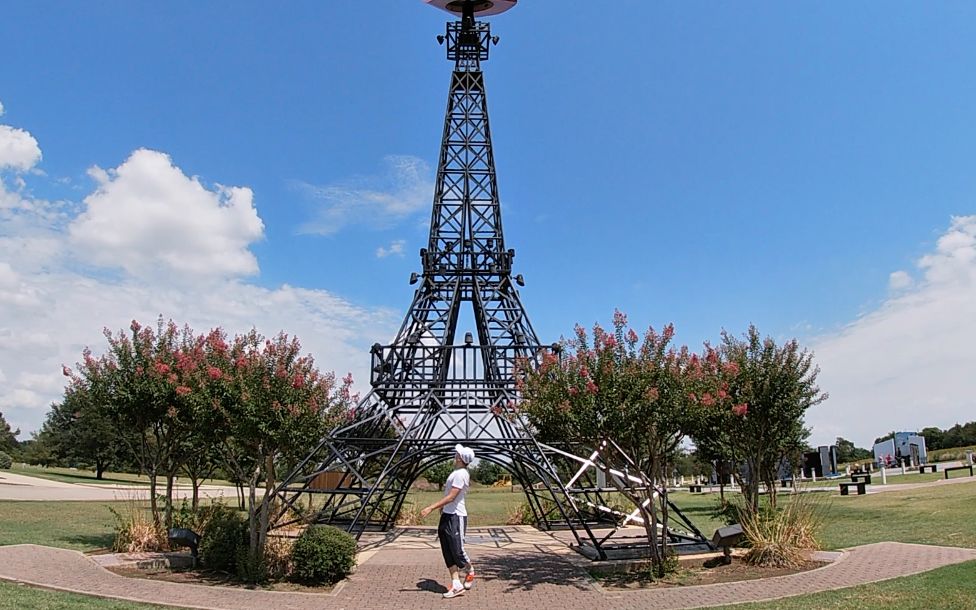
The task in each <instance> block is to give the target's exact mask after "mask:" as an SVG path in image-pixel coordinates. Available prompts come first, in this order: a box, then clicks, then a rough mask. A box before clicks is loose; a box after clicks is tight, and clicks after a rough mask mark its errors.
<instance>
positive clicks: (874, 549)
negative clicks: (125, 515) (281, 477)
mask: <svg viewBox="0 0 976 610" xmlns="http://www.w3.org/2000/svg"><path fill="white" fill-rule="evenodd" d="M471 533H472V534H473V536H472V538H473V539H472V541H471V542H469V544H468V551H469V553H470V554H471V555H472V559H473V561H474V565H475V568H476V570H477V572H478V580H477V581H476V583H475V587H474V589H473V590H472V591H470V592H468V594H466V595H465V596H463V597H461V598H459V599H456V600H453V601H451V602H446V601H445V600H443V599H442V598H441V593H442V592H443V591H445V589H444V587H443V585H442V584H441V583H443V582H444V579H445V576H446V574H445V570H444V567H443V564H442V560H441V556H440V551H439V550H437V549H436V548H434V547H435V542H434V540H433V535H434V534H433V532H431V531H429V530H423V529H419V528H418V529H409V530H402V531H400V532H398V533H397V534H396V535H394V536H392V537H387V538H386V539H385V540H383V539H376V540H373V541H372V543H370V542H369V541H367V545H366V546H367V550H365V551H364V552H363V553H361V554H360V565H359V567H357V569H356V572H355V573H354V574H353V575H352V576H351V577H350V578H349V580H347V581H346V582H344V583H342V584H341V585H339V586H338V587H336V589H335V590H333V591H332V592H331V593H330V594H309V593H283V592H272V591H260V590H258V591H252V590H247V589H238V588H226V587H209V586H202V585H185V584H177V583H170V582H162V581H153V580H145V579H133V578H126V577H123V576H118V575H116V574H114V573H112V572H109V571H107V570H105V569H104V568H102V567H101V566H99V565H98V564H96V563H95V562H94V561H93V560H92V559H91V558H89V557H86V556H85V555H83V554H81V553H79V552H77V551H69V550H64V549H55V548H50V547H42V546H36V545H16V546H4V547H0V579H4V580H10V581H15V582H23V583H27V584H31V585H35V586H39V587H44V588H49V589H57V590H65V591H73V592H78V593H85V594H89V595H97V596H100V597H112V598H117V599H125V600H130V601H144V602H151V603H155V604H163V605H171V606H178V607H185V608H208V609H228V610H230V609H234V610H237V609H242V610H246V609H254V610H267V609H268V608H276V609H277V608H294V609H309V610H311V609H313V608H314V609H316V610H318V609H322V608H335V609H340V608H341V609H344V610H373V609H375V610H380V609H386V608H411V609H424V608H432V609H434V608H436V609H443V608H445V607H446V606H445V604H447V603H450V605H451V606H453V607H458V608H491V609H492V610H505V609H509V608H512V609H515V608H532V609H533V610H571V609H574V608H586V609H588V610H592V609H593V608H606V607H613V608H619V609H630V608H634V609H636V608H699V607H706V606H715V605H722V604H729V603H735V602H744V601H759V600H769V599H776V598H780V597H786V596H791V595H801V594H806V593H814V592H817V591H825V590H828V589H837V588H843V587H850V586H853V585H857V584H862V583H867V582H874V581H879V580H885V579H888V578H894V577H897V576H905V575H909V574H915V573H918V572H924V571H927V570H931V569H934V568H937V567H941V566H944V565H949V564H953V563H959V562H962V561H967V560H971V559H976V549H964V548H950V547H935V546H924V545H912V544H901V543H895V542H883V543H878V544H870V545H865V546H861V547H856V548H853V549H849V550H846V551H845V552H843V553H842V554H841V556H840V558H839V559H838V560H837V561H834V562H833V563H831V564H828V565H827V566H825V567H823V568H819V569H817V570H813V571H810V572H805V573H801V574H794V575H789V576H780V577H776V578H768V579H763V580H753V581H744V582H738V583H723V584H717V585H705V586H697V587H675V588H670V589H658V590H635V591H614V590H605V589H602V588H601V587H599V586H598V585H596V584H595V583H594V582H593V581H592V580H591V579H590V578H589V577H588V576H587V574H586V571H585V569H584V566H585V563H586V562H585V560H582V558H581V557H579V556H578V555H576V554H575V553H574V552H573V551H572V550H570V549H567V548H566V547H565V546H564V545H563V544H561V543H559V542H558V541H556V540H555V539H553V538H552V537H550V536H548V535H546V534H544V533H541V532H537V531H534V530H531V529H529V528H490V529H489V528H485V530H484V531H480V532H479V531H476V530H472V532H471Z"/></svg>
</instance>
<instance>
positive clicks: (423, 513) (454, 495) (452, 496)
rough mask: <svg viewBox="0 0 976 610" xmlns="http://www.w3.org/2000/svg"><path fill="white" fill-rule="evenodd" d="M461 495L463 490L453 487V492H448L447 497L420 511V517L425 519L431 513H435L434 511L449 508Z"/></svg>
mask: <svg viewBox="0 0 976 610" xmlns="http://www.w3.org/2000/svg"><path fill="white" fill-rule="evenodd" d="M459 493H461V488H460V487H451V491H449V492H447V495H446V496H444V497H443V498H441V499H440V500H438V501H437V502H434V503H433V504H431V505H430V506H426V507H424V508H423V509H422V510H421V511H420V517H421V518H424V517H426V516H427V515H429V514H430V513H431V512H433V511H434V510H436V509H438V508H441V507H443V506H447V505H448V504H450V503H451V502H453V501H454V499H455V498H457V497H458V494H459Z"/></svg>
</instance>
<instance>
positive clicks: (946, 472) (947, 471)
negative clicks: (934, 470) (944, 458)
mask: <svg viewBox="0 0 976 610" xmlns="http://www.w3.org/2000/svg"><path fill="white" fill-rule="evenodd" d="M953 470H968V471H969V476H973V466H972V464H970V465H969V466H956V467H954V468H944V469H943V470H942V472H944V473H945V478H947V479H948V478H949V473H950V472H952V471H953Z"/></svg>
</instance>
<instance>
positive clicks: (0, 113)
mask: <svg viewBox="0 0 976 610" xmlns="http://www.w3.org/2000/svg"><path fill="white" fill-rule="evenodd" d="M0 116H3V102H0Z"/></svg>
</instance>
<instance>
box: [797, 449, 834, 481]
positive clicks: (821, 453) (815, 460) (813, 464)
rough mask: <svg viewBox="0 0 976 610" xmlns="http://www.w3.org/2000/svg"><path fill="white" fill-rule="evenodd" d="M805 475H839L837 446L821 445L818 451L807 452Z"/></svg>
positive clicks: (804, 458)
mask: <svg viewBox="0 0 976 610" xmlns="http://www.w3.org/2000/svg"><path fill="white" fill-rule="evenodd" d="M803 476H805V477H809V478H812V477H814V476H816V477H835V476H837V446H836V445H829V446H828V445H821V446H820V447H817V450H816V451H807V452H805V453H804V454H803Z"/></svg>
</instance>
